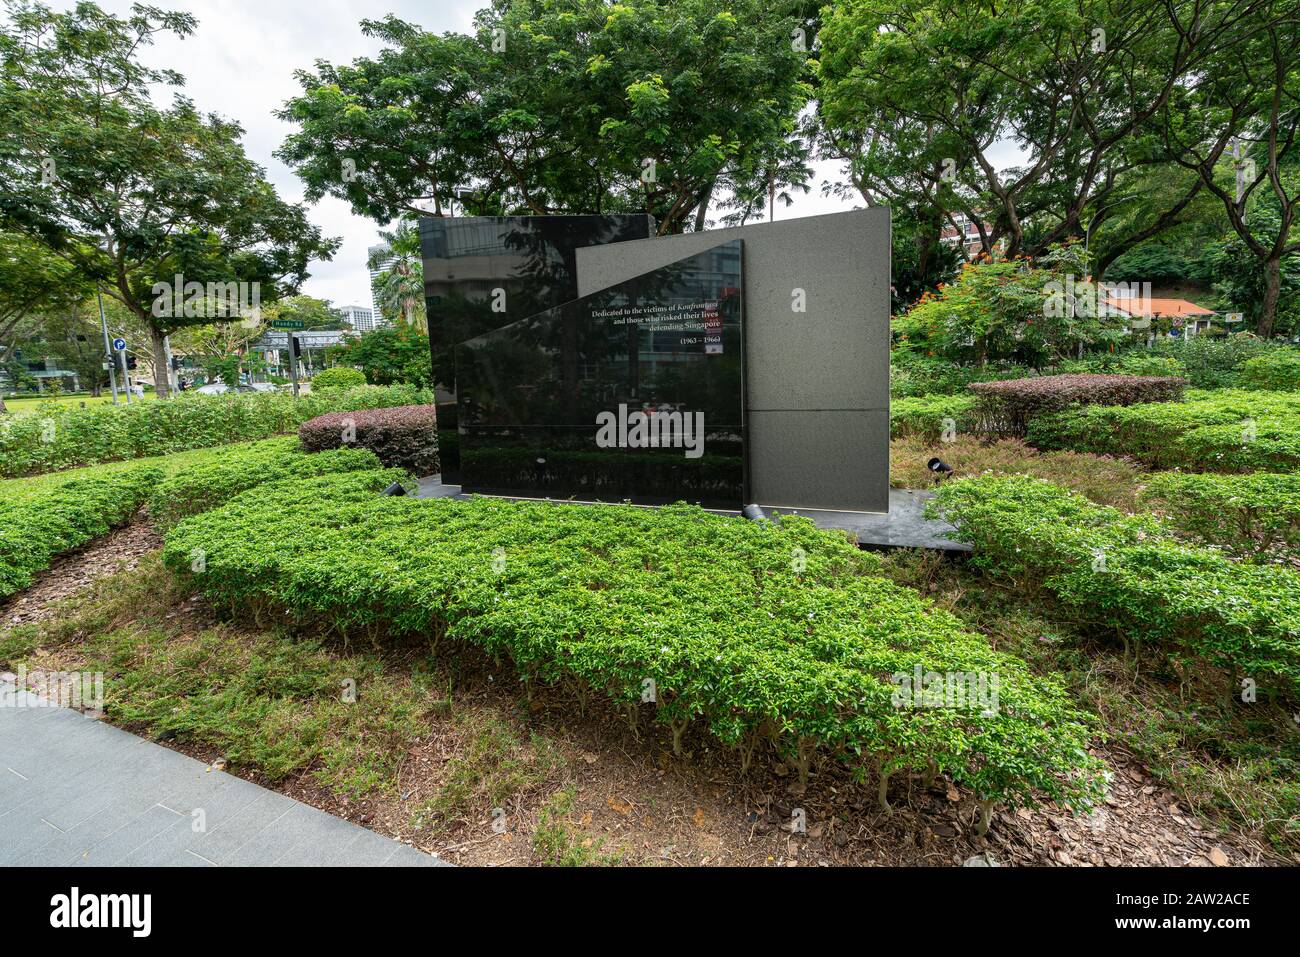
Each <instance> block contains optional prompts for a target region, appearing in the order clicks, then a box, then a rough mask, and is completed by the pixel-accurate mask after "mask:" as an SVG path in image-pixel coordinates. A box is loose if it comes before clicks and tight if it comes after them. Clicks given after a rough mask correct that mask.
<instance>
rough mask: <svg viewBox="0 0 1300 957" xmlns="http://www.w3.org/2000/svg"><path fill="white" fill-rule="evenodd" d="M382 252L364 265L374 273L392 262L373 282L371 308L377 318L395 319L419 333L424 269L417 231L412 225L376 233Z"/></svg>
mask: <svg viewBox="0 0 1300 957" xmlns="http://www.w3.org/2000/svg"><path fill="white" fill-rule="evenodd" d="M379 235H380V237H381V238H382V239H383V240H384V246H383V248H380V249H377V250H376V251H375V252H374V253H373V254H372V255H371V256H370V260H369V263H368V266H369V268H371V269H376V268H378V267H379V266H380V265H382V264H383V263H384V261H385V260H387V259H390V258H391V259H392V262H390V263H389V264H388V268H386V269H385V270H384V271H383V272H381V273H380V274H379V275H378V276H377V277H376V278H375V305H377V306H378V307H379V312H380V315H383V316H395V317H397V319H398V321H399V322H401V323H403V324H404V325H406V326H410V327H413V328H416V329H419V328H421V327H422V326H423V324H424V266H423V262H422V261H421V257H420V231H419V229H418V228H417V227H416V225H415V224H414V223H411V222H403V223H400V224H399V225H398V227H397V229H396V230H395V231H393V232H386V231H384V230H380V232H379Z"/></svg>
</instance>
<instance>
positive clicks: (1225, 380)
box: [1149, 335, 1276, 389]
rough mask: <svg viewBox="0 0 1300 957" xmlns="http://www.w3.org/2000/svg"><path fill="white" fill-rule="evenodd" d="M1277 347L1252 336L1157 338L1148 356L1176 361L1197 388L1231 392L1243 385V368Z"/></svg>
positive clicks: (1188, 379)
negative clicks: (1253, 359) (1255, 358)
mask: <svg viewBox="0 0 1300 957" xmlns="http://www.w3.org/2000/svg"><path fill="white" fill-rule="evenodd" d="M1274 348H1276V347H1275V346H1274V345H1273V344H1272V343H1269V342H1265V341H1263V340H1261V339H1256V338H1255V337H1254V336H1250V335H1236V336H1226V337H1222V338H1216V337H1214V336H1192V338H1190V339H1181V338H1179V339H1167V338H1161V339H1158V340H1156V342H1155V343H1154V344H1153V345H1152V347H1151V349H1150V352H1149V354H1150V355H1153V356H1163V357H1166V358H1169V359H1175V360H1177V362H1178V364H1179V365H1180V366H1181V367H1182V372H1180V373H1178V374H1179V375H1181V376H1183V377H1184V378H1185V379H1187V382H1188V384H1189V385H1191V386H1192V388H1194V389H1230V388H1235V387H1236V386H1238V385H1240V381H1239V375H1240V373H1241V368H1242V366H1243V365H1244V364H1245V363H1246V362H1247V361H1248V360H1249V359H1251V358H1253V357H1255V356H1258V355H1261V354H1263V353H1266V352H1268V351H1270V350H1271V349H1274Z"/></svg>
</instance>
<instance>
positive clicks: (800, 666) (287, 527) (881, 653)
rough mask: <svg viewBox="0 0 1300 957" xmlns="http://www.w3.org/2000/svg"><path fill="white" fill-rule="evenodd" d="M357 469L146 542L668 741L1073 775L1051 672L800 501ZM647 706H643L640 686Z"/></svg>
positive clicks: (1022, 783)
mask: <svg viewBox="0 0 1300 957" xmlns="http://www.w3.org/2000/svg"><path fill="white" fill-rule="evenodd" d="M383 480H384V479H383V476H382V475H373V474H372V473H366V472H357V473H348V474H343V475H335V476H326V477H322V478H319V479H314V480H309V481H306V482H297V483H292V484H283V483H281V484H270V485H263V486H259V487H258V488H255V489H253V490H251V491H248V492H245V493H243V494H242V495H239V496H236V497H235V498H234V499H233V500H232V501H231V502H230V503H229V504H227V505H226V506H224V507H223V508H220V509H216V510H214V511H211V512H207V513H205V514H202V515H199V516H195V517H193V518H190V519H187V520H185V521H183V522H181V523H180V524H179V525H177V526H176V528H174V529H173V530H172V531H171V532H170V533H169V535H168V537H167V544H166V546H165V548H164V561H165V563H166V564H167V566H168V567H169V568H171V569H172V570H173V571H175V572H177V573H179V574H181V575H183V576H191V572H190V567H191V564H190V562H191V560H190V556H191V554H192V553H193V552H194V551H195V550H202V552H203V554H204V555H205V557H206V568H205V570H204V571H203V572H202V573H200V574H197V575H193V576H192V583H193V585H195V586H196V587H198V588H200V589H201V590H203V591H204V592H206V593H208V594H209V595H212V596H213V597H216V598H218V599H221V600H225V601H228V602H230V603H231V604H232V606H238V607H242V608H253V609H258V608H265V609H266V610H267V611H269V612H272V613H276V614H278V615H279V618H280V620H285V618H284V612H285V610H287V611H288V612H289V613H290V614H291V615H292V616H293V619H292V620H296V621H298V622H299V623H301V624H303V625H312V624H314V623H320V624H328V625H329V626H330V627H337V628H341V629H350V630H365V631H368V632H370V633H371V634H378V633H380V631H381V630H383V629H386V630H387V631H388V632H389V633H391V634H395V635H404V634H405V635H420V636H427V638H428V639H429V640H431V641H433V642H435V643H440V644H441V643H443V642H446V641H452V642H467V643H470V644H472V645H475V646H477V647H479V648H481V649H483V650H485V651H487V652H488V653H490V654H493V655H497V656H500V657H501V658H504V659H508V660H509V661H510V662H511V663H512V664H513V666H514V668H515V670H516V671H517V672H518V673H519V676H520V678H521V680H522V681H524V682H541V683H553V682H558V681H565V682H569V683H572V684H575V685H577V686H578V687H581V688H587V689H589V690H590V691H593V692H596V693H603V694H605V695H606V696H607V697H609V698H610V699H612V700H613V701H614V702H615V703H617V704H619V705H621V706H623V707H624V708H626V709H628V711H629V714H632V715H635V714H637V713H639V712H640V711H641V710H642V708H643V705H642V701H643V696H644V695H645V694H646V690H647V688H652V689H653V695H652V697H653V698H654V702H655V704H654V707H653V711H654V716H655V719H656V720H657V721H659V722H661V723H664V724H667V725H668V726H669V727H670V728H671V729H672V730H673V734H674V743H675V744H680V742H681V738H682V734H683V733H684V731H685V730H686V729H687V728H688V727H689V726H690V725H691V724H692V723H698V724H699V725H701V726H703V727H704V728H707V729H708V730H709V731H711V732H712V733H713V734H714V735H715V736H716V737H717V738H718V739H720V740H721V741H722V742H724V743H725V744H727V745H730V746H735V747H737V748H739V749H740V750H741V751H742V753H743V752H744V751H745V750H746V749H749V751H750V753H752V749H753V747H754V746H755V745H756V743H757V742H758V741H760V740H762V739H763V738H766V737H770V738H772V739H774V740H775V741H776V743H777V745H778V747H779V748H781V749H782V750H783V751H784V752H786V753H788V754H791V755H798V756H801V758H802V760H803V761H804V762H805V765H806V761H807V760H808V759H809V757H810V756H811V753H812V752H813V751H815V750H821V751H822V752H823V753H825V754H827V755H828V756H833V757H840V758H843V759H845V760H848V761H850V762H851V763H853V764H854V765H858V766H861V765H862V764H865V763H870V764H875V763H877V762H879V764H880V766H881V768H882V770H883V771H884V773H885V774H886V775H887V774H888V773H889V772H890V771H893V770H899V769H906V768H911V769H918V770H920V769H926V768H929V767H930V766H931V764H932V763H933V765H934V766H937V767H938V768H939V769H941V770H942V771H944V772H946V773H948V774H949V775H951V777H952V779H953V780H954V781H956V782H958V783H960V784H964V785H967V786H969V787H971V788H973V789H974V790H975V791H976V792H977V793H978V794H979V795H980V796H981V797H983V798H987V799H992V798H1005V799H1007V800H1010V801H1013V802H1015V801H1021V800H1027V799H1031V798H1032V796H1033V795H1035V794H1037V795H1042V796H1047V797H1051V798H1059V799H1063V800H1072V801H1075V800H1085V799H1087V798H1088V797H1090V796H1093V795H1095V791H1094V790H1093V786H1094V784H1095V782H1096V778H1095V777H1094V774H1093V772H1094V771H1095V763H1094V762H1093V760H1092V759H1091V758H1089V757H1088V755H1087V754H1086V751H1085V746H1086V743H1087V740H1088V733H1089V732H1088V726H1087V722H1086V718H1085V716H1084V715H1082V714H1081V713H1080V712H1078V711H1076V710H1075V709H1074V708H1072V707H1071V706H1070V704H1069V702H1068V699H1067V698H1066V697H1065V696H1064V695H1063V694H1062V692H1061V689H1060V687H1059V685H1058V684H1057V683H1056V682H1055V681H1054V680H1052V679H1046V678H1035V677H1033V676H1032V675H1031V674H1030V673H1029V672H1028V670H1027V669H1026V668H1025V666H1024V664H1023V663H1022V662H1020V661H1019V660H1017V659H1014V658H1012V657H1010V656H1006V655H1003V654H1000V653H998V652H996V651H994V650H992V649H991V648H990V647H989V646H988V644H987V643H986V642H985V641H984V640H983V639H982V638H980V637H978V636H976V635H972V634H970V633H968V632H965V631H963V630H962V629H961V627H960V626H959V623H958V622H957V621H956V619H954V618H952V617H951V616H950V615H947V614H945V613H943V612H939V611H936V610H935V609H934V608H933V607H932V606H931V605H930V604H929V603H928V602H927V601H925V600H924V599H922V598H921V597H920V596H918V595H917V594H915V593H914V592H912V591H910V590H908V589H904V588H900V587H898V586H895V585H893V584H891V583H889V582H886V581H884V580H883V579H881V578H879V577H877V576H876V575H875V574H874V573H873V572H874V570H875V569H876V567H877V565H878V562H879V559H877V558H874V557H873V556H870V555H867V554H864V553H862V552H860V551H859V550H858V549H856V548H855V547H854V546H853V545H852V544H851V543H849V542H848V541H847V540H846V539H845V538H844V537H842V536H840V535H837V534H833V533H828V532H823V531H820V530H818V529H817V528H816V527H815V526H814V525H813V524H812V523H811V522H808V521H806V520H803V519H783V520H781V521H780V522H776V523H771V524H768V525H756V524H752V523H748V522H744V521H741V520H737V519H727V518H722V517H719V516H714V515H710V514H708V513H706V512H704V511H702V510H700V509H697V508H693V507H690V506H684V505H679V506H673V507H671V508H664V509H658V510H648V509H638V508H633V507H624V506H606V507H589V506H577V505H573V506H570V505H559V504H549V503H514V502H505V501H498V500H492V499H475V500H471V501H463V502H462V501H451V500H416V499H409V498H377V497H376V496H375V495H374V491H375V489H376V488H377V487H378V486H379V485H380V484H381V483H382V482H383ZM916 667H920V668H922V669H923V670H924V671H926V672H930V671H934V672H939V673H953V672H960V673H978V674H984V675H991V676H992V675H995V676H997V678H998V680H999V682H1000V692H999V693H1000V706H999V707H997V708H994V709H986V710H979V709H973V710H968V709H961V708H910V707H897V706H895V704H894V697H893V696H894V691H895V690H896V689H895V684H894V680H893V679H894V676H895V675H898V674H911V673H912V672H913V669H914V668H916ZM646 707H648V706H646Z"/></svg>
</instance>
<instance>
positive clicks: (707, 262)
mask: <svg viewBox="0 0 1300 957" xmlns="http://www.w3.org/2000/svg"><path fill="white" fill-rule="evenodd" d="M741 252H742V243H741V241H739V240H734V241H731V242H726V243H722V244H720V245H718V246H715V247H712V248H710V249H706V250H703V251H702V252H699V253H697V254H696V255H693V256H689V257H687V258H685V259H682V260H680V261H677V262H674V263H671V264H668V265H666V266H664V267H662V268H659V269H656V270H654V271H652V272H648V273H646V274H644V275H641V276H637V277H635V278H633V279H630V280H628V281H626V282H622V283H619V284H618V285H615V286H612V287H610V288H608V289H602V290H600V291H598V292H595V293H593V294H591V295H588V296H584V297H582V298H577V299H574V300H573V301H571V302H567V303H564V304H563V305H558V306H555V307H554V308H550V309H546V310H543V311H540V312H538V313H536V314H534V315H530V316H528V317H527V318H523V319H518V320H516V321H514V322H511V323H510V324H508V325H504V326H501V327H499V328H495V329H492V330H491V331H488V332H486V333H483V334H480V335H478V336H475V337H473V338H470V339H468V341H465V342H462V343H461V345H460V346H459V347H458V348H457V350H456V354H455V357H456V366H455V370H454V381H455V383H456V390H457V393H456V394H457V415H458V438H459V442H460V445H459V452H460V455H459V466H460V472H459V478H460V483H461V485H462V487H463V489H464V490H465V491H466V492H480V493H487V494H499V495H512V496H521V497H529V496H531V497H550V498H576V499H583V500H594V501H625V500H630V501H632V502H636V503H641V504H658V503H664V502H673V501H691V502H698V503H700V504H702V505H705V506H706V507H710V508H739V507H740V506H741V505H742V504H743V503H744V500H745V497H746V479H747V476H746V468H745V396H744V370H745V359H744V317H743V299H744V297H743V273H742V266H741V258H742V257H741ZM426 280H427V277H426ZM446 480H447V479H445V478H444V481H446Z"/></svg>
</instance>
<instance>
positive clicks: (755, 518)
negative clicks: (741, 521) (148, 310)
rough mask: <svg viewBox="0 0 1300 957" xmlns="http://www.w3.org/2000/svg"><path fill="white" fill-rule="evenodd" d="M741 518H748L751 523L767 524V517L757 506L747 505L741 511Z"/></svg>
mask: <svg viewBox="0 0 1300 957" xmlns="http://www.w3.org/2000/svg"><path fill="white" fill-rule="evenodd" d="M740 517H741V518H747V519H749V520H750V521H751V522H766V521H767V515H766V514H765V513H764V512H763V510H762V509H761V508H759V507H758V506H757V505H746V506H745V507H744V508H742V509H741V510H740Z"/></svg>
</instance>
